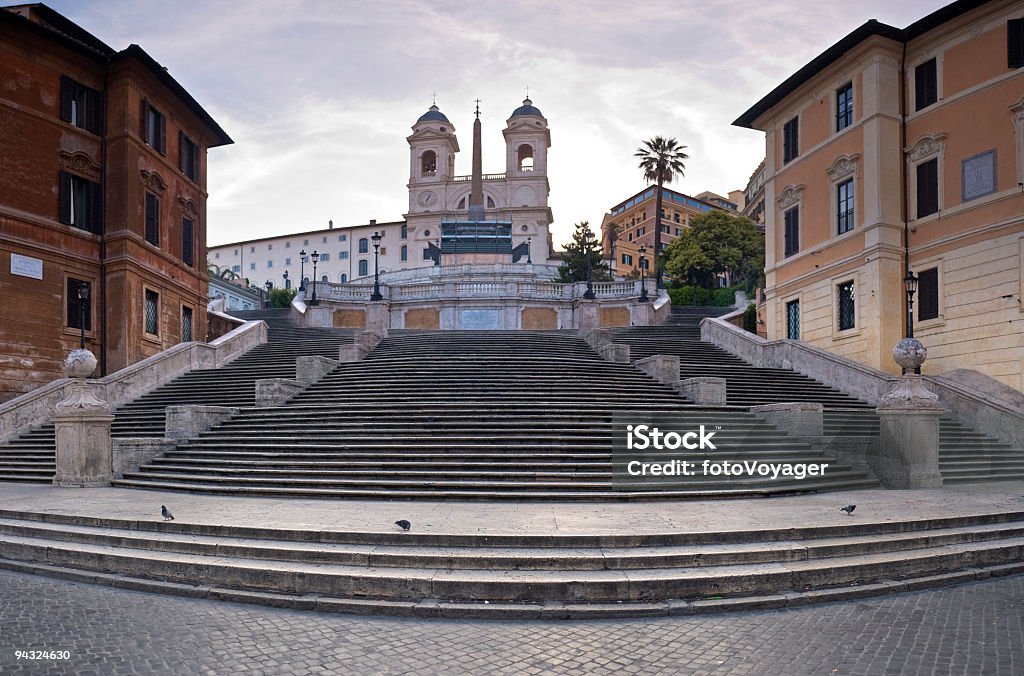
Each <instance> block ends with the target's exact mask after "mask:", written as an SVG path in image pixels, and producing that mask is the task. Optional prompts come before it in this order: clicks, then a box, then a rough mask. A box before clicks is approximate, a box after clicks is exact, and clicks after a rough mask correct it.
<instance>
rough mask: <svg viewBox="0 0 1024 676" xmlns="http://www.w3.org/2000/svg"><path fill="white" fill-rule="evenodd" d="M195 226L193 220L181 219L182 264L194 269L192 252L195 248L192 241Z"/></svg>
mask: <svg viewBox="0 0 1024 676" xmlns="http://www.w3.org/2000/svg"><path fill="white" fill-rule="evenodd" d="M193 228H194V224H193V222H192V219H191V218H183V219H181V262H182V263H184V264H185V265H187V266H189V267H193V256H192V250H193V249H194V248H195V246H194V244H193V240H192V230H193Z"/></svg>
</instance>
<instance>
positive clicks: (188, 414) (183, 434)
mask: <svg viewBox="0 0 1024 676" xmlns="http://www.w3.org/2000/svg"><path fill="white" fill-rule="evenodd" d="M236 413H238V408H236V407H234V406H203V405H198V404H185V405H179V406H168V407H167V408H166V409H165V410H164V437H166V438H167V439H195V438H196V437H198V436H199V433H200V432H205V431H206V430H208V429H210V428H211V427H213V426H214V425H216V424H217V423H219V422H220V421H222V420H224V419H225V418H230V417H231V416H233V415H235V414H236Z"/></svg>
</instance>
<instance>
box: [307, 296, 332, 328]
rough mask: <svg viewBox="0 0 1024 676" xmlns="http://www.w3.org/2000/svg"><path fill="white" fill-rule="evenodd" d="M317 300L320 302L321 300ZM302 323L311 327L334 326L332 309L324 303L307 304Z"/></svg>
mask: <svg viewBox="0 0 1024 676" xmlns="http://www.w3.org/2000/svg"><path fill="white" fill-rule="evenodd" d="M318 302H321V303H322V302H323V301H318ZM303 324H304V325H305V326H308V327H311V328H313V327H321V328H332V327H333V326H334V309H333V308H330V307H327V306H326V305H314V306H313V307H309V306H307V307H306V315H305V321H304V322H303Z"/></svg>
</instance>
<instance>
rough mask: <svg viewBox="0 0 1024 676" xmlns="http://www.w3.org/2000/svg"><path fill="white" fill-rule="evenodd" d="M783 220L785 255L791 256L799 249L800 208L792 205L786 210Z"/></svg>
mask: <svg viewBox="0 0 1024 676" xmlns="http://www.w3.org/2000/svg"><path fill="white" fill-rule="evenodd" d="M783 220H784V222H785V228H786V230H785V236H784V239H785V252H784V253H785V255H786V256H792V255H793V254H795V253H797V252H799V251H800V209H799V207H794V208H792V209H790V210H789V211H787V212H786V213H785V214H784V216H783Z"/></svg>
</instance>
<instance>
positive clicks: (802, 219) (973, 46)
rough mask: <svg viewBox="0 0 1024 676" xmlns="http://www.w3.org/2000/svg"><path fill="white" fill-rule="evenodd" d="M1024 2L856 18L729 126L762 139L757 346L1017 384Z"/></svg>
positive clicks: (1022, 322)
mask: <svg viewBox="0 0 1024 676" xmlns="http://www.w3.org/2000/svg"><path fill="white" fill-rule="evenodd" d="M1022 66H1024V2H1020V1H1016V2H1009V1H1005V0H991V1H988V2H980V1H978V0H970V1H961V2H955V3H952V4H950V5H948V6H946V7H944V8H942V9H940V10H938V11H936V12H934V13H932V14H930V15H928V16H926V17H924V18H922V19H920V20H919V21H917V22H915V23H913V24H911V25H910V26H908V27H906V28H903V29H900V28H896V27H893V26H888V25H885V24H881V23H879V22H877V21H873V20H872V21H868V22H867V23H865V24H864V25H862V26H860V27H859V28H857V29H856V30H854V31H853V32H852V33H850V34H849V35H847V36H846V37H844V38H843V39H842V40H840V41H839V42H837V43H836V44H835V45H833V46H832V47H830V48H829V49H828V50H826V51H825V52H824V53H823V54H821V55H820V56H818V57H817V58H816V59H814V60H813V61H811V62H810V63H809V64H807V65H806V66H804V67H803V68H801V69H800V70H799V71H797V72H796V73H795V74H794V75H793V76H791V77H790V78H789V79H787V80H786V81H785V82H783V83H782V84H780V85H779V86H778V87H777V88H775V89H774V90H773V91H772V92H771V93H769V94H768V95H767V96H765V97H764V98H763V99H762V100H761V101H759V102H758V103H756V104H755V105H754V106H753V107H752V108H750V109H749V110H748V111H746V112H745V113H744V114H743V115H742V116H740V118H739V119H738V120H736V124H737V125H739V126H744V127H749V128H753V129H759V130H762V131H764V132H765V133H766V160H765V178H764V197H765V204H766V209H765V229H766V249H767V250H766V258H765V268H766V270H765V273H766V288H765V305H764V307H763V316H764V319H765V324H766V327H765V328H766V331H767V336H768V338H770V339H774V338H793V339H799V340H804V341H807V342H809V343H812V344H814V345H817V346H819V347H823V348H825V349H828V350H831V351H834V352H836V353H839V354H842V355H845V356H848V357H851V358H854V359H857V360H859V361H862V362H864V363H866V364H868V365H870V366H873V367H876V368H880V369H883V370H886V371H889V372H897V371H898V367H897V366H896V364H895V363H894V362H893V360H892V358H891V356H890V351H891V349H892V347H893V345H894V344H895V343H896V342H897V341H898V340H899V339H900V338H902V337H903V336H904V333H905V330H906V328H907V326H906V325H907V317H906V315H907V313H906V311H905V306H906V303H905V298H906V294H905V291H904V284H903V278H904V276H905V275H906V272H907V270H911V271H913V273H914V274H915V275H916V276H917V277H918V279H919V288H918V291H917V293H916V295H915V297H914V311H913V328H914V334H915V336H916V337H917V338H918V339H920V340H921V341H922V342H923V343H924V345H925V347H927V348H928V351H929V360H928V362H927V363H926V364H925V365H924V372H925V373H943V372H947V371H950V370H953V369H958V368H969V369H975V370H977V371H980V372H982V373H985V374H987V375H989V376H991V377H993V378H996V379H998V380H1000V381H1002V382H1003V383H1005V384H1007V385H1010V386H1011V387H1015V388H1018V389H1021V388H1022V387H1024V367H1022V361H1024V303H1022V292H1024V274H1022V261H1024V68H1022Z"/></svg>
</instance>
